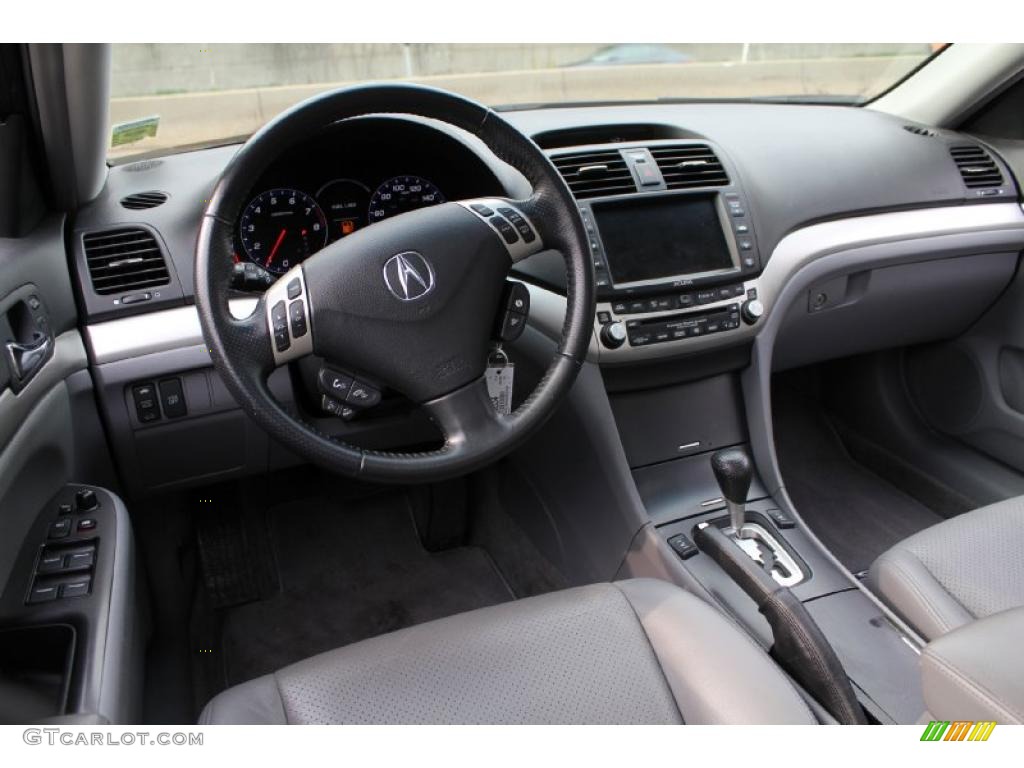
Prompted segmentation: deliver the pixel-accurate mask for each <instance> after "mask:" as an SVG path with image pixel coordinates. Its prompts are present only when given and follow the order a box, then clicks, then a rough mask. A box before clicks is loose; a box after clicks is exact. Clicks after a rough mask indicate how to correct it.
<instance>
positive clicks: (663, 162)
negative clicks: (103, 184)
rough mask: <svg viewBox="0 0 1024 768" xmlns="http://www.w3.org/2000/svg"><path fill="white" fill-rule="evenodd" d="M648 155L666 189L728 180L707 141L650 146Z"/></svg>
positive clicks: (703, 185)
mask: <svg viewBox="0 0 1024 768" xmlns="http://www.w3.org/2000/svg"><path fill="white" fill-rule="evenodd" d="M651 155H652V156H653V157H654V160H655V162H657V163H658V167H659V168H660V169H661V175H662V176H663V177H664V178H665V186H666V187H668V188H669V189H689V188H691V187H720V186H722V185H723V184H728V183H729V175H728V174H727V173H726V172H725V168H723V167H722V163H721V161H720V160H719V159H718V157H717V155H715V153H714V151H712V149H711V147H709V146H707V145H706V144H680V145H678V146H672V147H651Z"/></svg>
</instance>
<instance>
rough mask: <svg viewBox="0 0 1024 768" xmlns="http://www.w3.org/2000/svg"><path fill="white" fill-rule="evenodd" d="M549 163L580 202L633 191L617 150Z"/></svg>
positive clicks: (559, 157) (554, 159)
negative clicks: (590, 198) (556, 169)
mask: <svg viewBox="0 0 1024 768" xmlns="http://www.w3.org/2000/svg"><path fill="white" fill-rule="evenodd" d="M551 161H552V162H553V163H554V164H555V167H556V168H558V171H559V173H561V174H562V177H563V178H564V179H565V181H566V183H567V184H568V185H569V189H571V190H572V193H573V195H575V196H576V198H577V199H579V200H582V199H584V198H587V197H601V196H602V195H623V194H628V193H630V192H636V183H635V182H634V181H633V174H632V173H631V172H630V170H629V167H628V166H627V165H626V161H625V160H623V159H622V155H620V154H619V151H618V150H617V149H610V150H597V151H594V152H573V153H570V154H565V155H556V156H555V157H552V158H551Z"/></svg>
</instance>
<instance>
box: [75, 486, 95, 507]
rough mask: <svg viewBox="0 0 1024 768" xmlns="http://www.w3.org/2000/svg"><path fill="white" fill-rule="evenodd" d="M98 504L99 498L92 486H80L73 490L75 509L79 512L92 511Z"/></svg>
mask: <svg viewBox="0 0 1024 768" xmlns="http://www.w3.org/2000/svg"><path fill="white" fill-rule="evenodd" d="M99 506H100V500H99V498H98V497H97V496H96V491H94V490H93V489H92V488H80V489H79V490H77V491H76V492H75V509H77V510H78V511H79V512H92V511H93V510H94V509H98V508H99Z"/></svg>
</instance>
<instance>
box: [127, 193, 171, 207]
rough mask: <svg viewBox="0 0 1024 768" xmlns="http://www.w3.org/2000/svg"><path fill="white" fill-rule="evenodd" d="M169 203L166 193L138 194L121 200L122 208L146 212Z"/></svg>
mask: <svg viewBox="0 0 1024 768" xmlns="http://www.w3.org/2000/svg"><path fill="white" fill-rule="evenodd" d="M166 202H167V195H166V194H165V193H164V192H156V191H153V192H137V193H135V194H134V195H128V196H127V197H122V198H121V206H122V207H124V208H127V209H129V210H131V211H144V210H146V209H147V208H156V207H157V206H158V205H163V204H164V203H166Z"/></svg>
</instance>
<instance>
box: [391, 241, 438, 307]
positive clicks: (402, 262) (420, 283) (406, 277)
mask: <svg viewBox="0 0 1024 768" xmlns="http://www.w3.org/2000/svg"><path fill="white" fill-rule="evenodd" d="M384 284H385V285H387V287H388V290H389V291H391V293H393V294H394V296H395V298H396V299H401V300H402V301H414V300H415V299H421V298H423V297H424V296H426V295H427V294H428V293H430V292H431V291H432V290H434V270H433V269H431V267H430V262H428V261H427V260H426V259H425V258H423V257H422V256H420V254H418V253H416V251H405V252H404V253H399V254H396V255H395V256H392V257H391V258H390V259H388V260H387V261H386V262H385V263H384Z"/></svg>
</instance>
